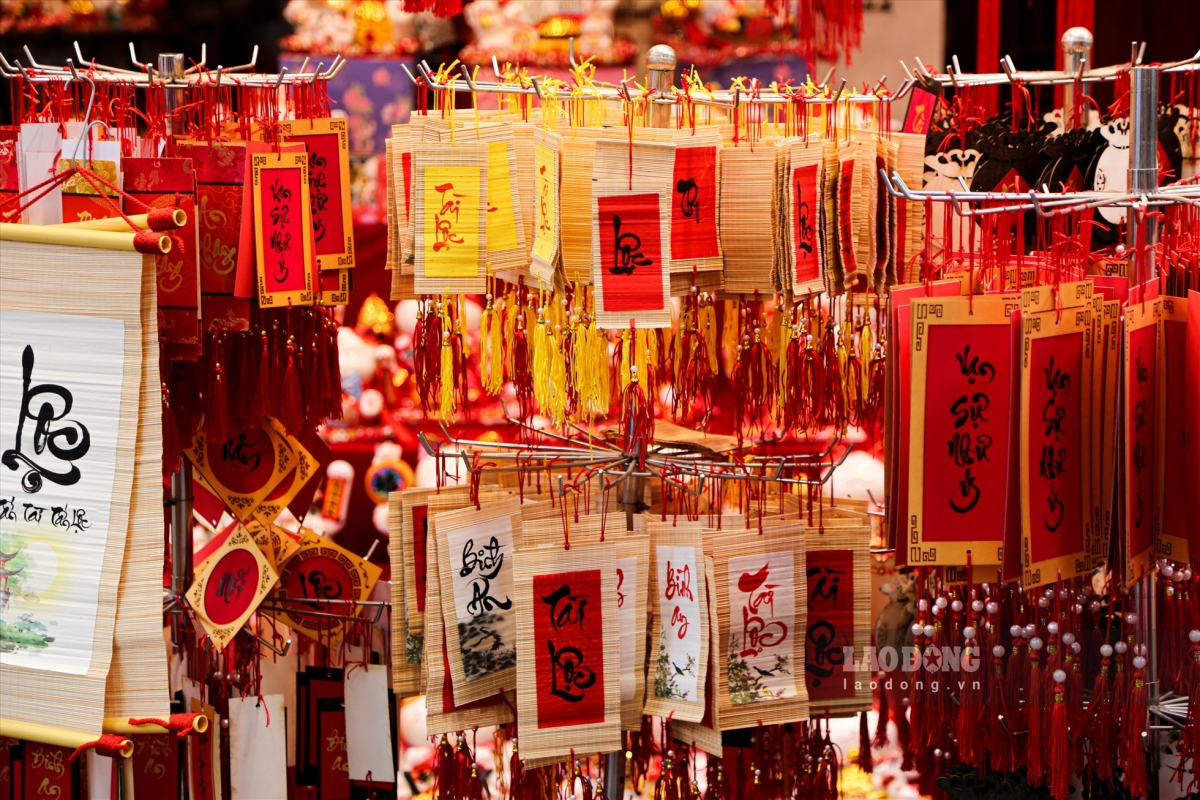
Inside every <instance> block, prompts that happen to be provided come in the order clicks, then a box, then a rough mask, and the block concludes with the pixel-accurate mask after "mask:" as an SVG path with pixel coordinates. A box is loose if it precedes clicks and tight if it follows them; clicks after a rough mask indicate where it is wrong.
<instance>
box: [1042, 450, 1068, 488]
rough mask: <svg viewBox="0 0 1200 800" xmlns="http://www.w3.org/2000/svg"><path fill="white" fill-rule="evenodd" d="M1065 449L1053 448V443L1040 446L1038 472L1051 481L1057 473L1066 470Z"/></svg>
mask: <svg viewBox="0 0 1200 800" xmlns="http://www.w3.org/2000/svg"><path fill="white" fill-rule="evenodd" d="M1066 462H1067V451H1066V450H1064V449H1063V448H1061V447H1060V448H1058V449H1057V450H1055V449H1054V445H1052V444H1048V445H1045V446H1043V447H1042V455H1041V458H1040V459H1039V460H1038V474H1039V475H1040V476H1041V477H1043V478H1045V479H1046V480H1048V481H1052V480H1054V479H1055V478H1057V477H1058V476H1059V475H1062V474H1063V473H1064V472H1066Z"/></svg>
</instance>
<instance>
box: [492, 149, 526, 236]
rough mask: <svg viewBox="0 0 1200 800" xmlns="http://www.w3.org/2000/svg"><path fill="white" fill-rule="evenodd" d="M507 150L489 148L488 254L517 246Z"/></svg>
mask: <svg viewBox="0 0 1200 800" xmlns="http://www.w3.org/2000/svg"><path fill="white" fill-rule="evenodd" d="M508 148H509V144H508V143H506V142H491V143H489V144H488V173H487V179H488V180H487V189H488V210H487V249H488V252H489V253H491V252H495V251H497V250H514V249H516V248H517V247H518V246H519V245H520V242H519V241H518V240H517V221H516V219H515V217H514V216H513V193H512V176H511V175H510V173H509V169H508Z"/></svg>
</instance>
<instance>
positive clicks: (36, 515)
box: [24, 503, 46, 525]
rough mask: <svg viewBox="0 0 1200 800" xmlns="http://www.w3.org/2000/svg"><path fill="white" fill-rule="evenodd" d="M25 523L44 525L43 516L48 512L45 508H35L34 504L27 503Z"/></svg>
mask: <svg viewBox="0 0 1200 800" xmlns="http://www.w3.org/2000/svg"><path fill="white" fill-rule="evenodd" d="M24 506H25V521H26V522H36V523H37V524H39V525H41V524H42V514H44V513H45V512H46V509H45V508H44V507H43V506H35V505H34V504H33V503H25V504H24Z"/></svg>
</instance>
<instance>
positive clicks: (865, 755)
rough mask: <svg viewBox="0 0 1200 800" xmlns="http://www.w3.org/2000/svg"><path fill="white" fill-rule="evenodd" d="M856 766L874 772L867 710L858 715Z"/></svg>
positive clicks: (864, 770)
mask: <svg viewBox="0 0 1200 800" xmlns="http://www.w3.org/2000/svg"><path fill="white" fill-rule="evenodd" d="M858 768H859V769H861V770H862V771H863V772H867V773H870V772H874V771H875V761H874V759H872V758H871V731H870V726H869V725H868V723H867V712H866V711H863V712H861V713H859V715H858Z"/></svg>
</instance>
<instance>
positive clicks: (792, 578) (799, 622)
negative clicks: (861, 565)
mask: <svg viewBox="0 0 1200 800" xmlns="http://www.w3.org/2000/svg"><path fill="white" fill-rule="evenodd" d="M711 543H712V552H713V566H714V568H715V570H716V576H715V586H716V596H717V619H718V620H720V626H721V647H720V665H721V666H720V671H719V672H718V679H717V693H718V696H719V698H720V717H721V728H722V729H724V730H730V729H734V728H746V727H750V726H753V725H757V724H759V722H760V721H761V722H762V723H763V724H771V723H775V722H793V721H796V720H801V719H807V718H808V692H807V689H806V688H805V682H804V676H803V670H804V663H805V661H804V632H805V630H806V624H805V615H806V604H805V590H804V586H805V583H804V574H805V572H804V571H805V562H804V559H805V554H804V528H803V526H802V525H801V524H800V523H799V522H797V521H795V520H790V521H783V520H771V521H764V523H763V528H762V532H761V533H760V532H759V530H758V529H754V528H752V529H750V530H742V531H733V532H725V533H721V534H715V535H713V536H712V537H711Z"/></svg>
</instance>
